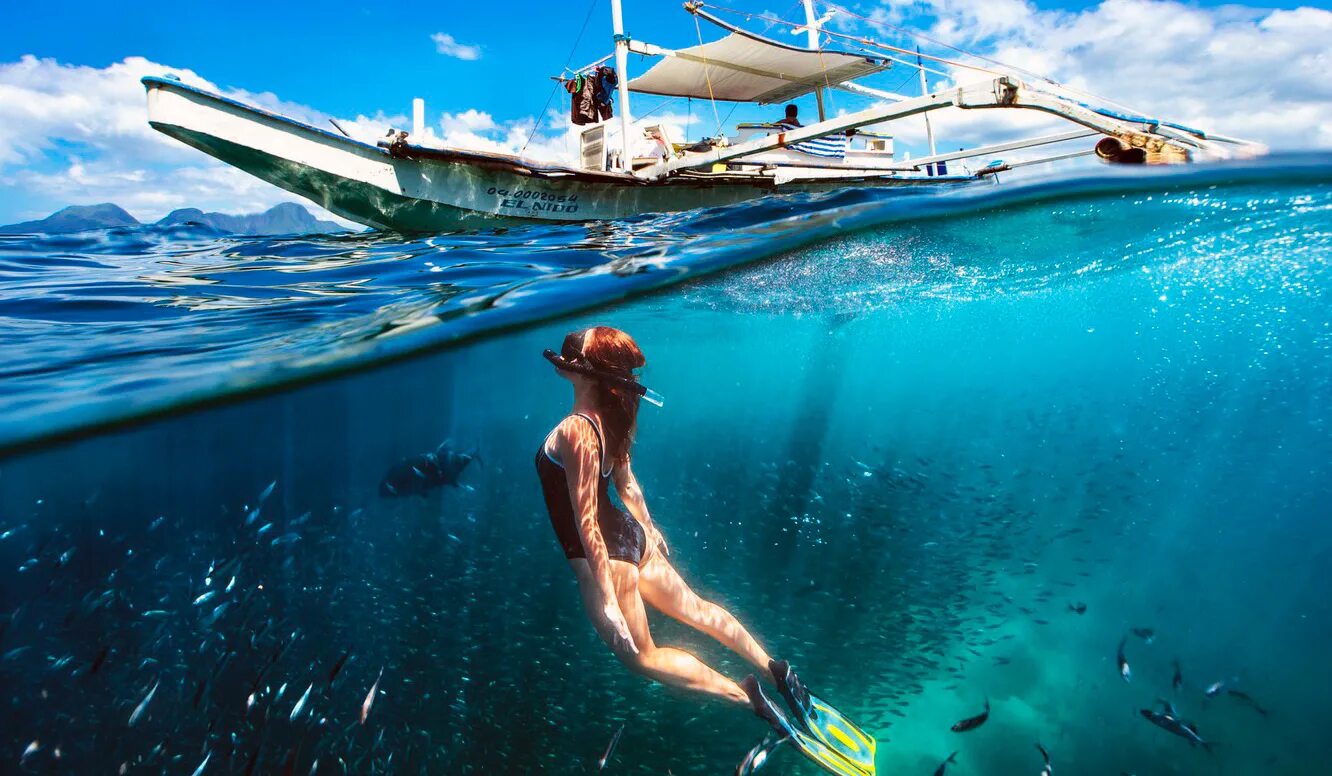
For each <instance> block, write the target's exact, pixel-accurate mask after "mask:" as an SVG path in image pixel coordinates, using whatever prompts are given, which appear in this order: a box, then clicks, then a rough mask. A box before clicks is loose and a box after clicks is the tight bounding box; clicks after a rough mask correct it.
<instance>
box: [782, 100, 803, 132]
mask: <svg viewBox="0 0 1332 776" xmlns="http://www.w3.org/2000/svg"><path fill="white" fill-rule="evenodd" d="M799 114H800V109H799V108H797V107H796V106H795V105H794V104H792V105H787V106H786V117H785V118H783V119H782V120H781V121H779V122H777V123H778V124H779V125H781V126H783V127H786V128H787V129H795V128H796V127H799V126H803V125H802V124H801V123H800V119H799V118H798V116H799Z"/></svg>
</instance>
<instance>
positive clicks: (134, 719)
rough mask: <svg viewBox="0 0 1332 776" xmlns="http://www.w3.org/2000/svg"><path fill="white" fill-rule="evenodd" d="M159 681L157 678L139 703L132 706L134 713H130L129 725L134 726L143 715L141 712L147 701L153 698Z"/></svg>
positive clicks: (146, 707) (144, 709)
mask: <svg viewBox="0 0 1332 776" xmlns="http://www.w3.org/2000/svg"><path fill="white" fill-rule="evenodd" d="M161 683H162V680H161V679H158V680H157V681H156V682H155V683H154V684H153V689H151V690H149V691H148V694H147V695H145V696H144V697H143V700H141V701H139V705H138V706H136V707H134V713H133V714H131V715H130V718H129V723H130V727H134V724H135V723H136V722H138V721H139V718H140V717H142V716H143V712H144V711H146V710H147V709H148V702H149V701H151V700H152V699H153V695H155V694H156V693H157V686H158V685H159V684H161Z"/></svg>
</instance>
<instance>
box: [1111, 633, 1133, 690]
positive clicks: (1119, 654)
mask: <svg viewBox="0 0 1332 776" xmlns="http://www.w3.org/2000/svg"><path fill="white" fill-rule="evenodd" d="M1127 643H1128V637H1127V636H1125V637H1124V638H1122V639H1120V640H1119V649H1118V650H1116V651H1115V662H1116V663H1118V664H1119V675H1120V676H1121V677H1123V679H1124V681H1125V682H1131V681H1133V669H1132V668H1129V664H1128V658H1126V657H1124V645H1125V644H1127Z"/></svg>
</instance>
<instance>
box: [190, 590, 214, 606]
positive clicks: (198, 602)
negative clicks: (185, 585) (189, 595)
mask: <svg viewBox="0 0 1332 776" xmlns="http://www.w3.org/2000/svg"><path fill="white" fill-rule="evenodd" d="M214 598H217V591H216V590H209V591H208V592H207V593H204V594H203V595H201V596H199V597H198V598H196V599H194V605H195V606H203V605H204V604H206V603H208V602H209V601H211V600H213V599H214Z"/></svg>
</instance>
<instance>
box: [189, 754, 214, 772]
mask: <svg viewBox="0 0 1332 776" xmlns="http://www.w3.org/2000/svg"><path fill="white" fill-rule="evenodd" d="M211 759H213V753H212V752H209V753H208V754H206V755H204V758H203V762H201V763H199V767H198V768H195V769H194V773H193V774H192V776H201V774H203V772H204V768H207V767H208V761H209V760H211Z"/></svg>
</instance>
